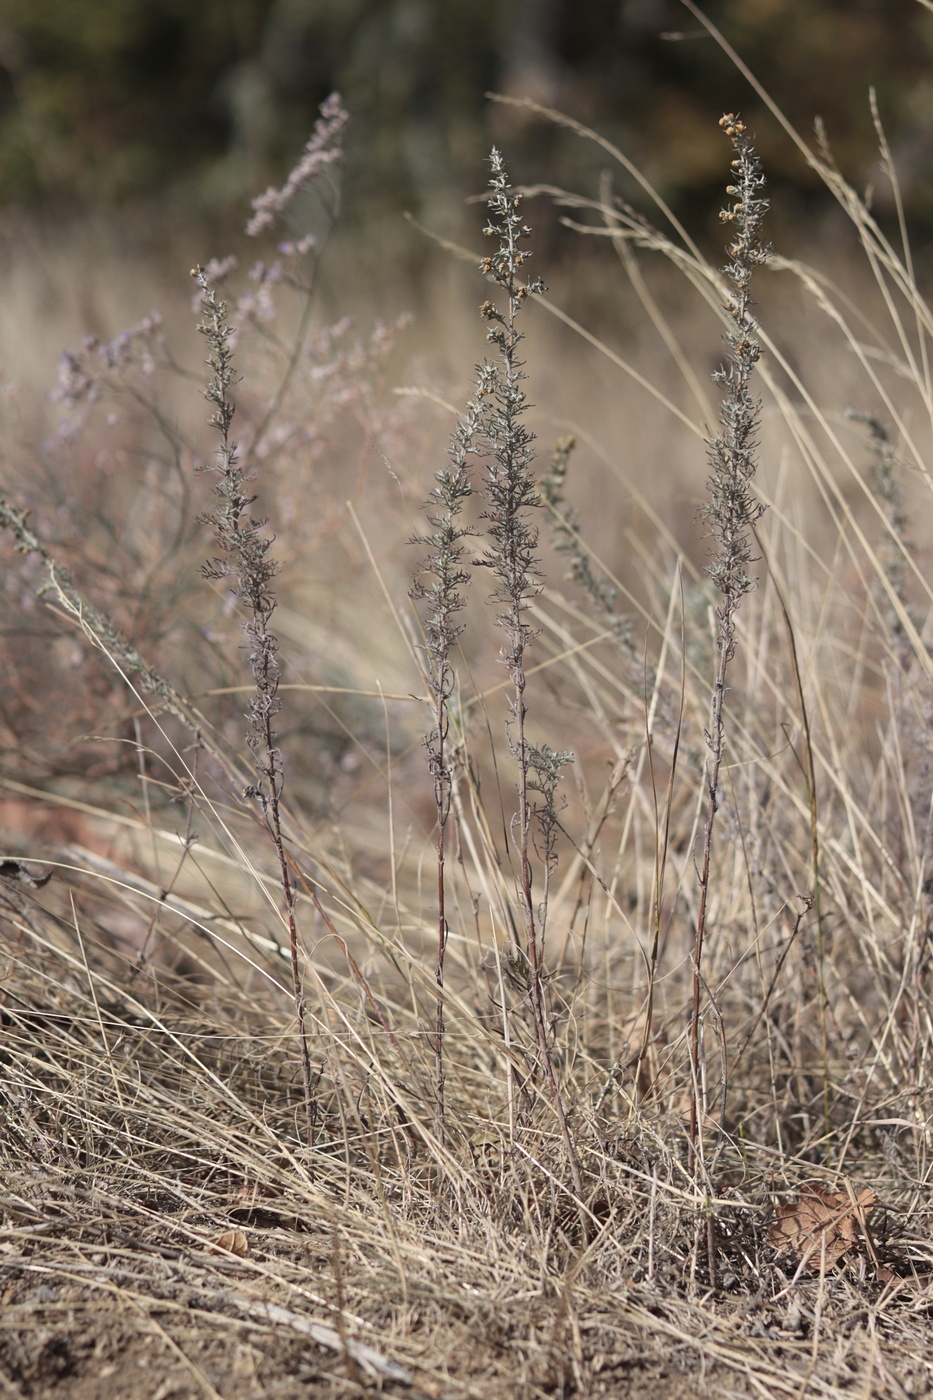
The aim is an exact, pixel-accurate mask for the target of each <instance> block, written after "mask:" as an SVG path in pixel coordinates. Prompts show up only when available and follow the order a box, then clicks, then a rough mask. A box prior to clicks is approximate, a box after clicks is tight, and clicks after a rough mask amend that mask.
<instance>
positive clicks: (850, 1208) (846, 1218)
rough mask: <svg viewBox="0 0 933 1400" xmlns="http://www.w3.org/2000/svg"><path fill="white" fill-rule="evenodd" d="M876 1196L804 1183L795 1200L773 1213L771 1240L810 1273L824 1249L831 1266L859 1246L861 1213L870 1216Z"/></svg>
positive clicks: (814, 1269)
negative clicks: (853, 1195) (855, 1194)
mask: <svg viewBox="0 0 933 1400" xmlns="http://www.w3.org/2000/svg"><path fill="white" fill-rule="evenodd" d="M877 1199H878V1197H877V1196H876V1195H875V1193H874V1191H872V1190H870V1189H868V1188H866V1190H864V1191H860V1192H859V1193H858V1195H857V1196H856V1197H855V1199H854V1200H853V1199H852V1197H851V1196H850V1195H849V1193H848V1192H847V1191H830V1190H829V1188H828V1187H826V1186H824V1185H823V1184H822V1182H819V1181H808V1182H805V1183H804V1185H803V1186H801V1187H800V1191H799V1194H798V1196H797V1199H796V1201H790V1202H788V1204H787V1205H786V1206H778V1208H777V1210H776V1211H775V1212H774V1221H773V1223H772V1224H771V1225H770V1227H769V1229H768V1243H769V1244H770V1245H771V1247H772V1248H773V1249H776V1250H779V1251H780V1252H781V1253H784V1254H791V1255H793V1256H794V1258H795V1259H797V1260H802V1261H803V1263H804V1265H805V1267H806V1268H807V1269H809V1270H810V1271H811V1272H815V1271H817V1270H818V1269H819V1268H820V1264H821V1259H822V1258H823V1255H824V1250H825V1259H826V1264H825V1267H826V1268H827V1269H831V1268H832V1267H833V1266H834V1265H835V1264H838V1263H839V1260H840V1259H841V1258H842V1256H843V1255H844V1254H848V1253H849V1251H850V1250H853V1249H857V1248H858V1243H859V1236H858V1212H859V1210H861V1211H864V1213H865V1214H866V1215H867V1214H868V1212H869V1211H870V1210H872V1208H873V1207H874V1205H875V1203H876V1201H877Z"/></svg>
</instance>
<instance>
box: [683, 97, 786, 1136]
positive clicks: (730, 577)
mask: <svg viewBox="0 0 933 1400" xmlns="http://www.w3.org/2000/svg"><path fill="white" fill-rule="evenodd" d="M720 126H721V127H722V128H723V130H724V131H725V133H726V135H727V136H728V137H729V139H730V140H731V142H732V145H733V149H734V151H735V158H734V159H733V161H732V170H733V177H732V178H733V180H734V182H735V183H734V184H731V185H729V186H728V187H727V191H726V192H727V194H729V196H730V197H731V198H732V199H734V200H735V203H734V204H732V205H731V207H730V208H728V209H724V210H723V211H722V213H721V215H720V217H721V219H722V220H723V221H724V222H727V223H734V224H735V226H736V231H735V238H734V241H733V242H732V243H731V244H730V247H729V262H728V264H727V265H726V268H725V273H726V276H727V278H728V280H729V283H730V285H731V289H732V290H731V296H730V301H729V304H728V310H729V313H730V315H731V317H732V322H733V328H732V330H731V331H730V332H729V334H728V336H727V337H726V342H727V344H728V347H729V362H728V364H727V366H726V368H725V369H721V370H719V371H718V372H717V374H716V375H715V376H714V378H715V380H716V382H717V383H718V384H720V385H721V386H722V387H723V390H724V393H723V399H722V403H721V406H720V415H719V421H720V432H719V433H718V434H717V435H716V437H714V438H713V439H712V440H711V442H710V444H709V458H710V468H711V470H710V477H709V483H708V486H709V502H708V504H707V506H706V507H705V509H704V516H705V518H706V520H707V522H708V523H709V526H710V534H711V535H712V537H713V539H714V540H715V542H716V545H715V550H714V554H713V558H712V560H711V562H710V564H709V567H708V572H709V575H710V578H711V579H712V580H713V582H714V583H715V584H716V587H717V588H718V589H719V592H720V595H721V601H720V604H719V607H718V608H717V610H716V619H717V624H718V626H717V636H716V647H717V651H718V661H717V666H716V677H715V680H714V682H713V689H712V693H711V696H710V717H709V728H708V730H707V731H706V748H707V753H706V766H705V772H704V784H705V788H706V822H705V826H704V831H703V858H702V864H701V869H700V897H699V902H698V907H697V921H696V934H695V941H694V949H693V999H692V1008H691V1015H690V1034H689V1049H690V1073H691V1096H690V1142H691V1145H692V1146H693V1148H694V1149H696V1147H697V1133H698V1125H699V1116H700V1102H699V1100H700V994H701V988H702V985H703V977H702V962H703V941H704V937H705V934H706V922H707V910H708V906H709V887H710V864H711V860H712V850H713V828H714V826H715V822H716V812H717V810H718V807H719V775H720V771H721V768H722V761H723V754H724V751H725V730H724V725H723V710H724V706H725V699H726V677H727V673H728V669H729V663H730V661H731V660H732V658H733V656H734V655H735V645H736V641H735V613H736V609H737V608H738V605H739V603H740V601H741V599H742V598H743V597H744V596H745V594H746V593H748V592H749V591H750V589H751V588H752V587H753V586H754V584H755V580H754V579H753V578H751V577H749V574H748V566H749V564H750V563H751V559H752V552H751V541H752V537H753V531H754V526H755V524H756V522H757V521H758V520H759V519H760V517H761V514H762V511H763V507H762V506H761V505H759V504H758V503H757V502H756V501H755V499H754V497H753V495H752V493H751V489H750V482H751V479H752V477H753V476H754V474H755V467H756V460H755V452H756V448H757V441H756V433H757V430H758V420H759V413H760V405H759V404H758V402H757V401H756V400H755V399H754V398H753V396H752V393H751V389H750V383H751V376H752V372H753V370H754V367H755V365H756V364H757V362H758V360H759V358H760V355H761V347H760V345H759V343H758V340H757V338H756V335H755V321H754V317H753V316H752V312H751V306H752V302H751V297H750V295H749V284H750V281H751V276H752V272H753V271H754V269H755V268H756V267H758V266H760V265H761V264H762V263H764V262H766V261H767V259H768V256H769V253H770V249H769V248H768V247H767V246H766V245H765V244H763V243H762V241H761V223H762V220H763V218H764V215H765V213H766V212H767V208H768V205H767V202H766V201H765V200H764V199H762V198H761V191H762V190H763V188H764V176H763V174H762V171H761V165H760V163H759V160H758V157H757V155H756V153H755V149H754V147H753V146H752V143H751V141H750V139H749V137H748V135H747V132H746V129H745V125H744V123H743V122H741V121H740V120H739V119H738V118H737V117H734V116H732V115H731V114H730V115H727V116H724V117H723V118H722V120H721V121H720ZM722 1072H723V1075H724V1076H725V1073H726V1066H725V1064H723V1071H722Z"/></svg>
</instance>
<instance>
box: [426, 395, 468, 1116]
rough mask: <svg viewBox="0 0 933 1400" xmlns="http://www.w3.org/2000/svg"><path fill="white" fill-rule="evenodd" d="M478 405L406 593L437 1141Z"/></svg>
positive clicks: (442, 476) (430, 513) (459, 441)
mask: <svg viewBox="0 0 933 1400" xmlns="http://www.w3.org/2000/svg"><path fill="white" fill-rule="evenodd" d="M478 414H479V410H478V408H477V405H476V403H475V402H474V401H473V400H471V401H470V403H469V404H468V406H467V411H466V413H465V414H464V416H463V417H462V418H461V419H460V420H459V421H458V423H457V427H456V430H455V432H454V435H453V438H452V440H451V445H450V459H451V460H450V467H449V468H447V469H446V470H444V471H439V472H438V473H437V474H436V476H435V481H436V482H437V485H436V486H435V487H434V489H433V490H432V492H431V495H430V496H429V497H428V500H427V502H426V510H427V518H428V525H429V526H430V530H429V532H428V533H427V534H423V535H416V536H415V537H414V539H413V540H412V543H413V544H419V545H423V546H425V547H426V548H427V550H428V553H427V556H426V558H425V559H424V561H423V563H422V565H421V568H420V570H419V572H418V575H417V577H416V579H415V582H414V584H413V585H412V587H411V589H410V590H409V592H410V595H411V597H412V599H414V600H415V601H424V602H426V603H427V605H428V606H427V615H426V617H425V621H424V644H423V652H424V657H425V662H426V666H425V680H426V682H427V686H428V690H429V692H430V696H431V703H432V707H433V718H434V724H433V728H432V729H431V732H430V733H429V734H428V736H427V738H426V739H425V748H426V749H427V753H428V768H429V771H430V773H431V776H432V777H433V779H434V805H435V812H436V820H435V843H436V850H437V959H436V962H435V967H434V979H435V983H436V987H437V1003H436V1008H435V1019H434V1064H435V1131H436V1133H437V1137H438V1139H439V1141H440V1142H442V1143H443V1141H444V958H445V953H446V950H447V937H448V933H449V929H448V926H447V881H446V868H445V867H446V859H447V822H448V819H449V817H450V806H451V794H452V787H453V771H452V767H451V756H450V745H449V737H450V700H451V696H452V695H453V692H454V687H455V685H456V675H455V673H454V669H453V666H452V664H451V651H452V649H453V647H454V645H455V644H456V641H457V639H458V637H459V636H460V634H461V633H462V631H463V624H462V623H459V622H457V620H456V618H457V614H458V613H459V611H460V609H461V608H462V607H463V603H464V599H463V596H462V594H461V592H460V589H461V588H462V587H464V586H465V585H466V584H467V583H468V582H469V577H470V576H469V574H468V572H467V571H466V570H465V569H464V568H463V555H464V541H465V540H466V539H467V537H468V536H470V535H471V534H472V533H473V531H472V530H471V529H470V528H469V527H468V526H464V525H462V524H461V520H460V517H461V514H462V511H463V507H464V504H465V502H466V500H467V498H468V497H469V496H470V495H472V490H473V488H472V486H471V484H470V458H471V456H472V455H473V454H474V453H475V452H476V451H477V447H476V439H477V435H478V432H479V417H478Z"/></svg>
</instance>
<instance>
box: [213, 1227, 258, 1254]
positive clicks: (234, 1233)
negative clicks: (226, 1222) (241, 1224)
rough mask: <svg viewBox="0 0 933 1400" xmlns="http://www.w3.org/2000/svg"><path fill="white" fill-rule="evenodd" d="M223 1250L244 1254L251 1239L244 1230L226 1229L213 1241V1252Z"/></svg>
mask: <svg viewBox="0 0 933 1400" xmlns="http://www.w3.org/2000/svg"><path fill="white" fill-rule="evenodd" d="M221 1250H223V1251H224V1252H225V1253H229V1254H239V1255H240V1256H242V1255H244V1254H246V1253H247V1252H248V1250H249V1240H248V1239H247V1238H246V1236H245V1235H244V1233H243V1231H242V1230H224V1232H223V1234H221V1235H218V1236H217V1238H216V1239H214V1240H212V1241H211V1252H212V1253H219V1252H220V1251H221Z"/></svg>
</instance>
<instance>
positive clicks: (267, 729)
mask: <svg viewBox="0 0 933 1400" xmlns="http://www.w3.org/2000/svg"><path fill="white" fill-rule="evenodd" d="M192 275H193V277H194V279H195V281H196V283H197V285H198V286H199V287H200V289H201V294H202V295H201V308H202V312H203V316H204V320H203V321H202V323H201V324H200V326H199V327H198V329H199V330H200V331H201V333H202V335H203V336H204V337H205V339H206V340H207V343H208V345H209V347H210V355H209V357H208V360H207V364H208V367H209V369H210V371H211V375H210V379H209V381H208V385H207V388H206V389H205V391H204V397H205V398H206V399H207V400H208V402H209V403H211V404H213V405H214V412H213V414H212V415H211V418H210V423H211V426H212V427H214V428H216V429H217V431H218V433H219V435H220V445H219V446H218V448H217V452H216V454H215V467H214V470H215V472H216V481H215V485H214V492H215V495H216V496H217V497H218V500H219V504H218V505H217V506H216V507H215V509H214V510H213V511H212V512H211V513H210V514H209V515H207V516H205V517H204V520H205V523H206V524H209V525H210V526H211V528H212V529H213V532H214V539H215V540H216V542H217V544H218V546H219V548H220V550H221V557H219V558H215V559H213V560H211V561H210V562H209V563H207V564H205V565H204V566H203V568H202V572H203V573H204V575H205V577H206V578H210V579H218V580H219V579H230V580H232V582H233V593H234V596H235V597H236V598H237V599H238V600H239V601H240V602H241V603H242V604H243V605H244V608H245V610H246V612H247V615H248V616H247V620H246V622H245V623H244V624H243V627H244V631H245V632H246V637H247V646H248V651H249V660H250V669H251V670H252V673H253V680H254V682H255V688H254V690H253V693H252V695H251V697H250V703H249V709H248V711H247V714H246V719H247V723H248V728H247V734H246V741H247V743H248V744H249V747H250V749H251V750H252V753H253V760H254V763H255V767H256V781H255V782H252V783H249V784H247V786H246V787H245V788H244V791H243V796H244V797H245V798H247V799H250V800H252V801H255V802H256V803H258V806H259V810H260V812H261V814H262V818H263V821H264V823H265V826H266V829H267V831H268V832H269V835H270V838H271V840H272V845H273V847H274V849H275V853H276V859H277V861H278V864H279V878H280V882H281V887H282V895H283V899H284V904H285V919H286V924H287V927H288V937H289V950H290V955H291V968H292V992H293V995H294V1000H295V1013H296V1016H297V1019H298V1041H299V1046H300V1050H301V1069H302V1080H303V1084H304V1098H305V1118H306V1126H307V1143H308V1148H309V1150H310V1149H312V1148H313V1146H314V1128H315V1122H316V1116H317V1110H316V1104H315V1098H314V1088H313V1081H312V1072H311V1056H310V1053H309V1050H308V1037H307V1032H306V1029H305V1003H304V992H303V990H302V983H301V965H300V959H299V947H298V923H297V918H296V914H295V905H296V899H297V892H296V890H295V886H294V884H293V881H292V878H291V872H290V870H289V864H288V855H287V852H286V849H285V841H284V837H283V834H282V809H281V797H282V789H283V787H284V781H285V775H284V769H283V764H282V751H281V749H280V748H279V747H278V745H277V743H276V738H277V734H276V731H275V728H274V720H275V716H276V715H277V714H278V712H279V710H280V709H281V701H280V700H279V698H278V689H279V663H278V659H277V652H278V641H277V639H276V636H275V633H274V632H273V631H272V629H271V626H270V622H271V618H272V614H273V612H274V611H275V606H276V598H275V593H274V591H273V588H272V581H273V579H274V578H275V576H276V574H277V573H278V565H277V564H275V563H274V562H273V560H272V559H271V558H270V554H269V551H270V547H271V545H272V539H271V537H269V536H267V535H263V533H262V531H263V527H264V525H265V523H266V522H265V521H263V520H256V519H253V518H252V517H251V516H250V515H249V514H248V511H249V508H250V506H251V505H252V504H253V502H254V501H255V500H256V497H255V496H254V495H253V496H250V495H248V494H247V489H248V488H247V480H248V478H247V477H246V475H245V474H244V472H243V470H242V468H241V467H240V466H239V461H238V453H237V444H236V443H235V442H234V441H233V439H232V437H231V431H230V430H231V426H232V423H233V417H234V414H235V412H236V408H235V405H234V403H233V401H232V399H231V397H230V391H231V389H232V387H233V385H234V383H235V382H236V376H235V373H234V369H233V356H232V351H231V349H230V344H229V340H230V335H231V333H232V327H231V326H230V325H229V323H228V321H227V307H226V303H225V302H223V301H222V300H221V299H220V298H219V297H218V296H217V293H216V291H215V290H214V288H213V287H212V286H211V284H210V282H209V281H208V279H207V277H206V276H205V274H204V271H203V269H201V268H195V270H194V272H193V274H192Z"/></svg>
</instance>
